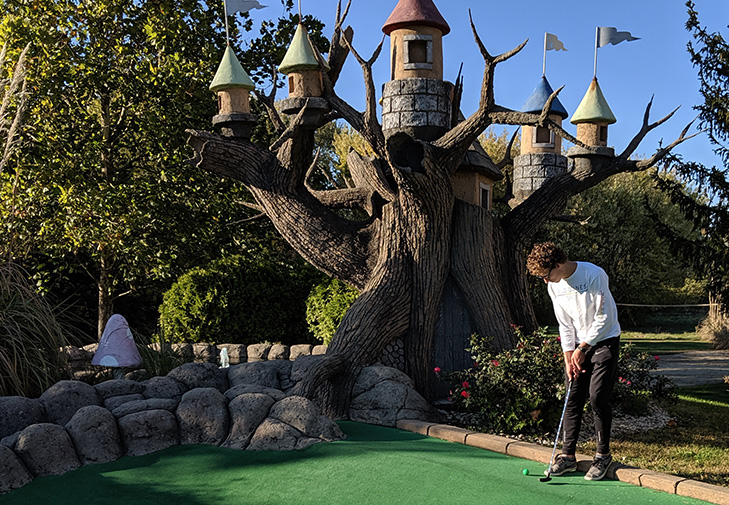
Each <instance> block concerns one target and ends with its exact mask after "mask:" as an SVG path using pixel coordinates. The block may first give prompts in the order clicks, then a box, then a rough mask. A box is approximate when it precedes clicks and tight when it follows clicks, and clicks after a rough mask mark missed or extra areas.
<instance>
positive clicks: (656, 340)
mask: <svg viewBox="0 0 729 505" xmlns="http://www.w3.org/2000/svg"><path fill="white" fill-rule="evenodd" d="M620 341H621V342H630V343H632V344H633V345H635V350H636V351H637V352H642V351H645V352H647V353H650V354H672V353H677V352H684V351H709V350H711V342H707V341H704V340H701V339H700V338H699V336H698V335H697V334H696V332H695V331H694V332H682V333H663V332H659V333H651V332H646V331H624V332H623V334H622V335H621V337H620Z"/></svg>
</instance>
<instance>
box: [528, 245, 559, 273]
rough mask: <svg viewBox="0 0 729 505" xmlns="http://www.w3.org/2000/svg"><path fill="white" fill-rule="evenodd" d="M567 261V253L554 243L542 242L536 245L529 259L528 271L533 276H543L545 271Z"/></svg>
mask: <svg viewBox="0 0 729 505" xmlns="http://www.w3.org/2000/svg"><path fill="white" fill-rule="evenodd" d="M566 261H567V253H566V252H564V250H563V249H562V248H561V247H559V246H558V245H556V244H555V243H554V242H542V243H541V244H534V247H533V248H532V252H530V253H529V257H528V258H527V270H528V271H529V273H530V274H531V275H536V276H539V275H542V274H543V272H544V271H545V270H550V269H552V268H554V267H556V266H557V264H559V263H564V262H566Z"/></svg>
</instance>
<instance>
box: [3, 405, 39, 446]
mask: <svg viewBox="0 0 729 505" xmlns="http://www.w3.org/2000/svg"><path fill="white" fill-rule="evenodd" d="M45 421H46V416H45V413H44V411H43V405H42V404H41V402H40V401H39V400H37V399H30V398H25V397H24V396H0V439H2V438H5V437H7V436H9V435H12V434H13V433H15V432H16V431H20V430H22V429H24V428H26V427H28V426H30V425H31V424H37V423H43V422H45Z"/></svg>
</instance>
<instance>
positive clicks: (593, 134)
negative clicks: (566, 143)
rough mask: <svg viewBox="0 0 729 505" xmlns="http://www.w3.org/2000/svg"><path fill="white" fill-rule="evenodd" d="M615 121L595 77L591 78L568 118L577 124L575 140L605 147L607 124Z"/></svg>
mask: <svg viewBox="0 0 729 505" xmlns="http://www.w3.org/2000/svg"><path fill="white" fill-rule="evenodd" d="M616 121H617V119H615V116H614V115H613V111H611V110H610V106H609V105H608V103H607V100H605V96H604V95H603V94H602V90H601V89H600V85H599V84H598V83H597V77H595V78H593V79H592V82H591V83H590V87H589V88H587V93H585V96H584V97H583V98H582V101H581V102H580V105H579V106H578V107H577V110H576V111H575V113H574V114H573V115H572V119H570V123H572V124H576V125H577V140H580V141H582V142H584V143H585V144H586V145H588V146H598V147H607V138H608V125H610V124H613V123H615V122H616Z"/></svg>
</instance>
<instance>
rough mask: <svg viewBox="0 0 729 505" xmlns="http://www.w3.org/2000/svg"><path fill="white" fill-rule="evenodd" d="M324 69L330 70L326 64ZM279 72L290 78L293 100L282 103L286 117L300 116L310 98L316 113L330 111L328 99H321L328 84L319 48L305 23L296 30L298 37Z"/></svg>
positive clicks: (294, 40) (290, 90) (295, 35)
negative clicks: (324, 80)
mask: <svg viewBox="0 0 729 505" xmlns="http://www.w3.org/2000/svg"><path fill="white" fill-rule="evenodd" d="M322 61H324V60H323V58H322ZM324 68H325V69H326V70H329V67H328V65H327V64H326V62H324ZM278 70H279V72H281V73H283V74H286V75H287V76H288V78H289V98H288V99H285V100H282V101H281V105H282V111H283V112H284V114H296V113H298V112H299V111H300V110H301V108H302V107H303V106H304V104H305V103H307V99H308V104H309V105H308V108H309V109H310V110H311V111H312V112H315V111H321V112H324V111H326V110H328V106H327V104H326V100H324V99H323V98H319V97H321V95H322V93H323V89H324V85H323V81H322V73H321V68H320V67H319V58H317V54H316V48H315V47H314V44H313V42H312V41H311V38H309V33H308V32H307V31H306V28H304V25H302V24H301V23H299V25H298V26H297V27H296V32H295V33H294V38H293V39H292V40H291V45H290V46H289V48H288V50H287V51H286V55H285V56H284V59H283V60H282V61H281V65H279V67H278Z"/></svg>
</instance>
